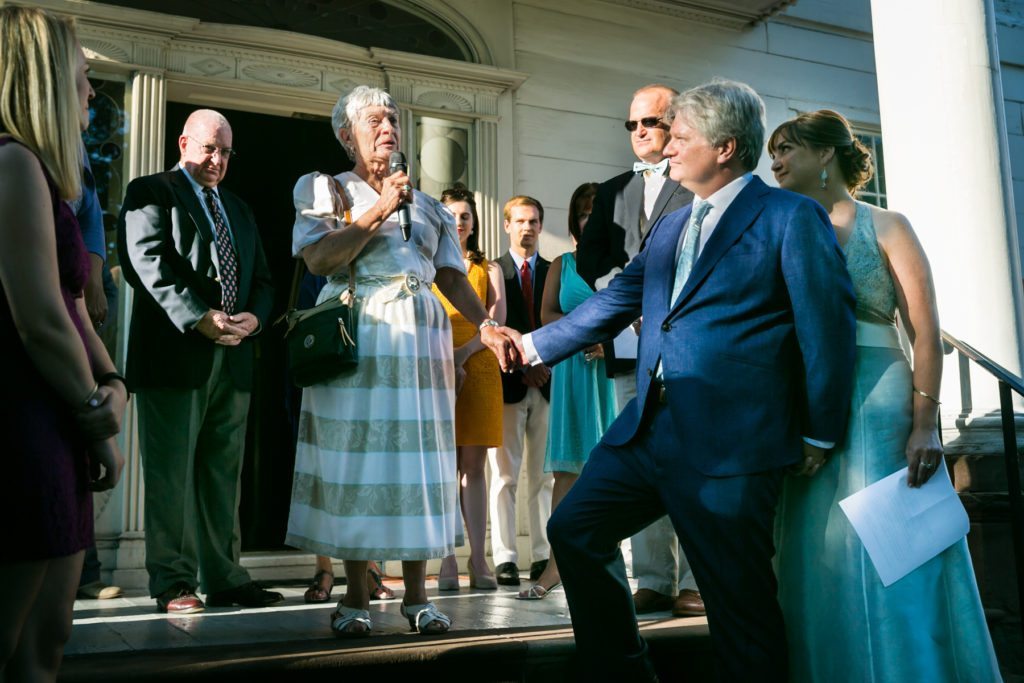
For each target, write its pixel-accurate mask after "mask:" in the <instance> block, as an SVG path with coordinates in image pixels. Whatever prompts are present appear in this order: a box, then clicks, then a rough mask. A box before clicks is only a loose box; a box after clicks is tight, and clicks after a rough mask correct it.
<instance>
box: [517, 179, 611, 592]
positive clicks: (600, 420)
mask: <svg viewBox="0 0 1024 683" xmlns="http://www.w3.org/2000/svg"><path fill="white" fill-rule="evenodd" d="M596 193H597V183H584V184H583V185H580V186H579V187H578V188H576V191H575V192H573V194H572V199H571V200H570V201H569V235H570V237H572V242H573V246H576V244H578V243H579V240H580V237H581V236H582V235H583V229H584V227H585V226H586V224H587V219H589V218H590V211H591V209H592V207H593V205H594V196H595V194H596ZM545 282H546V283H547V284H546V285H545V287H544V299H543V301H542V302H541V310H540V318H541V322H542V323H543V324H544V325H547V324H548V323H550V322H552V321H555V320H558V319H559V318H561V317H562V316H563V315H565V314H567V313H569V311H571V310H573V309H574V308H576V307H577V306H579V305H580V304H581V303H583V302H584V301H586V300H587V299H588V298H589V297H590V295H591V294H593V293H594V290H592V289H591V288H590V286H589V285H588V284H587V283H586V282H585V281H584V280H583V278H581V277H580V276H579V274H577V272H576V252H575V251H571V252H567V253H565V254H562V256H561V258H559V259H556V260H555V261H554V262H553V263H552V264H551V269H550V270H549V271H548V276H547V280H545ZM550 405H551V412H550V415H549V417H548V443H547V455H546V456H545V458H544V471H545V472H553V473H554V478H555V486H554V490H553V492H552V494H551V509H552V510H554V509H555V508H556V507H558V504H559V502H561V500H562V499H563V498H565V494H567V493H568V492H569V489H571V488H572V485H573V484H574V483H575V482H576V478H577V477H578V476H579V474H580V471H581V470H582V469H583V465H584V464H585V463H586V462H587V457H588V456H589V455H590V451H591V450H592V449H593V448H594V446H596V445H597V442H598V441H600V440H601V436H603V435H604V432H605V430H606V429H608V427H609V426H611V423H612V421H613V420H615V416H616V415H617V414H618V410H617V409H616V405H615V387H614V385H613V384H612V380H610V379H608V375H607V373H606V371H605V364H604V353H603V352H602V351H601V345H600V344H597V345H594V346H592V347H590V348H589V349H586V350H585V351H581V352H580V353H577V354H576V355H574V356H570V357H569V358H567V359H566V360H564V361H562V362H561V363H559V364H558V365H556V366H555V367H554V368H552V370H551V403H550ZM559 585H561V581H560V579H559V576H558V565H557V564H556V563H555V557H554V555H552V556H551V557H550V558H549V560H548V565H547V567H546V568H545V569H544V571H543V572H542V573H541V575H540V577H538V579H537V582H536V583H534V584H533V585H532V586H530V587H529V588H528V589H526V590H524V591H522V592H520V593H519V595H518V596H517V597H518V598H519V599H520V600H541V599H543V598H545V597H547V595H548V594H549V593H550V592H551V591H553V590H554V589H555V588H557V587H558V586H559Z"/></svg>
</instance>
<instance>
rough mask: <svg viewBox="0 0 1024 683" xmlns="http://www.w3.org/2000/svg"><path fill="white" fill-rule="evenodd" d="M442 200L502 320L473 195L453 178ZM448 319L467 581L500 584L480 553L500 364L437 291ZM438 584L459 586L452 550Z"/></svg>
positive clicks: (496, 437)
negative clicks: (466, 543)
mask: <svg viewBox="0 0 1024 683" xmlns="http://www.w3.org/2000/svg"><path fill="white" fill-rule="evenodd" d="M441 203H442V204H444V205H446V206H447V207H448V209H449V210H450V211H451V212H452V213H453V214H454V215H455V227H456V229H457V230H458V233H459V243H460V244H461V245H462V251H463V253H464V254H465V263H466V277H467V278H468V279H469V283H470V284H471V285H472V286H473V289H474V290H476V293H477V296H479V297H480V300H481V301H483V302H484V306H485V307H486V308H487V313H488V315H489V316H490V317H491V318H492V319H494V320H496V321H498V322H499V323H502V324H504V323H505V281H504V279H502V275H501V269H500V268H499V267H498V265H497V264H496V263H492V262H490V261H488V260H487V259H486V258H485V257H484V255H483V252H481V251H480V246H479V244H480V238H479V235H478V234H477V231H478V229H479V225H480V223H479V221H478V219H477V213H476V200H475V199H474V197H473V193H472V192H470V191H469V190H468V189H466V187H465V186H463V185H461V184H457V185H455V186H454V187H451V188H450V189H447V190H445V191H444V192H443V193H442V194H441ZM437 295H438V298H439V299H441V303H442V304H444V307H445V310H446V311H447V312H448V316H449V318H451V321H452V342H453V343H454V345H455V391H456V394H457V398H456V401H455V444H456V446H457V447H458V466H459V501H460V503H461V507H462V516H463V518H464V519H465V522H466V531H467V535H468V536H469V549H470V554H469V562H468V563H467V568H468V570H469V585H470V587H471V588H478V589H487V590H493V589H496V588H497V587H498V583H497V581H496V580H495V578H494V572H492V571H491V569H490V567H488V566H487V560H486V558H485V557H484V548H485V546H484V534H485V533H486V529H487V486H486V482H485V480H484V466H485V463H486V462H487V449H488V448H489V447H494V446H500V445H501V415H502V399H501V370H500V369H499V368H498V359H497V358H496V357H495V355H494V354H493V353H490V352H489V351H488V350H487V349H486V347H485V346H484V345H483V343H481V341H480V334H479V332H478V331H477V329H476V326H474V325H473V324H472V323H470V322H469V321H468V320H466V319H465V318H464V317H463V316H462V314H461V313H459V312H458V311H456V310H455V307H454V306H452V305H451V304H450V303H449V302H448V300H447V299H445V298H444V296H442V295H441V293H440V292H437ZM437 587H438V590H458V589H459V572H458V565H457V564H456V561H455V555H449V556H448V557H446V558H444V560H443V561H442V562H441V575H440V577H439V578H438V581H437Z"/></svg>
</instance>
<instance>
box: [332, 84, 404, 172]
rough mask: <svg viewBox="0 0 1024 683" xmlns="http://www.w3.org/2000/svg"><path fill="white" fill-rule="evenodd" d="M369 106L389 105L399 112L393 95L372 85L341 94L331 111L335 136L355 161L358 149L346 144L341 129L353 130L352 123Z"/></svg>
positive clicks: (360, 86) (389, 107)
mask: <svg viewBox="0 0 1024 683" xmlns="http://www.w3.org/2000/svg"><path fill="white" fill-rule="evenodd" d="M367 107H387V108H388V109H391V110H393V111H394V112H395V113H396V114H397V113H398V104H397V103H396V102H395V99H394V98H393V97H391V95H390V94H389V93H388V92H387V91H385V90H382V89H380V88H375V87H373V86H370V85H357V86H356V87H354V88H352V89H351V90H349V91H348V92H344V93H342V94H341V97H339V98H338V101H337V102H335V103H334V109H333V110H332V111H331V125H332V126H334V137H336V138H338V142H340V143H341V147H342V149H344V150H345V153H346V154H348V158H349V159H352V160H353V161H355V158H356V150H355V147H353V146H352V145H347V144H345V141H344V140H342V139H341V131H342V130H347V131H351V130H352V124H353V122H355V121H356V119H357V118H358V117H359V112H360V111H362V110H363V109H366V108H367Z"/></svg>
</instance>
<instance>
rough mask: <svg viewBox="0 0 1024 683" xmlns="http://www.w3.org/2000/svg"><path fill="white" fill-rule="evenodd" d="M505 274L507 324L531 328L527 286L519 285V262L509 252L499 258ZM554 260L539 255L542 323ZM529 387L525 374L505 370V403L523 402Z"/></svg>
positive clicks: (536, 284)
mask: <svg viewBox="0 0 1024 683" xmlns="http://www.w3.org/2000/svg"><path fill="white" fill-rule="evenodd" d="M498 265H499V266H501V274H502V276H503V277H504V278H505V325H506V326H508V327H511V328H512V329H514V330H517V331H519V332H523V333H526V332H529V331H530V319H529V317H528V316H527V313H526V306H525V302H524V301H523V289H522V287H521V286H520V285H519V275H518V273H517V268H516V262H515V261H514V260H512V256H511V254H509V253H508V252H507V251H506V252H505V253H504V254H503V255H502V256H501V258H499V259H498ZM550 265H551V262H550V261H545V260H544V259H543V258H541V256H540V254H537V262H536V271H535V272H534V273H533V319H534V320H536V321H537V324H538V325H540V303H541V300H542V299H543V298H544V280H545V279H546V278H547V276H548V267H549V266H550ZM526 389H527V386H526V385H525V384H523V376H522V373H519V372H512V373H504V372H503V373H501V392H502V395H503V397H504V400H505V403H519V402H520V401H522V400H523V398H524V397H525V396H526ZM540 393H541V394H543V395H544V398H545V399H547V398H549V396H550V394H551V382H550V380H549V381H547V382H545V383H544V386H542V387H541V388H540Z"/></svg>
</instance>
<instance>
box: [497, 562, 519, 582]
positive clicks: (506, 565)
mask: <svg viewBox="0 0 1024 683" xmlns="http://www.w3.org/2000/svg"><path fill="white" fill-rule="evenodd" d="M494 573H495V575H496V576H497V577H498V583H499V584H501V585H502V586H518V585H519V567H517V566H516V563H515V562H502V563H501V564H499V565H498V566H497V567H495V568H494Z"/></svg>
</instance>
